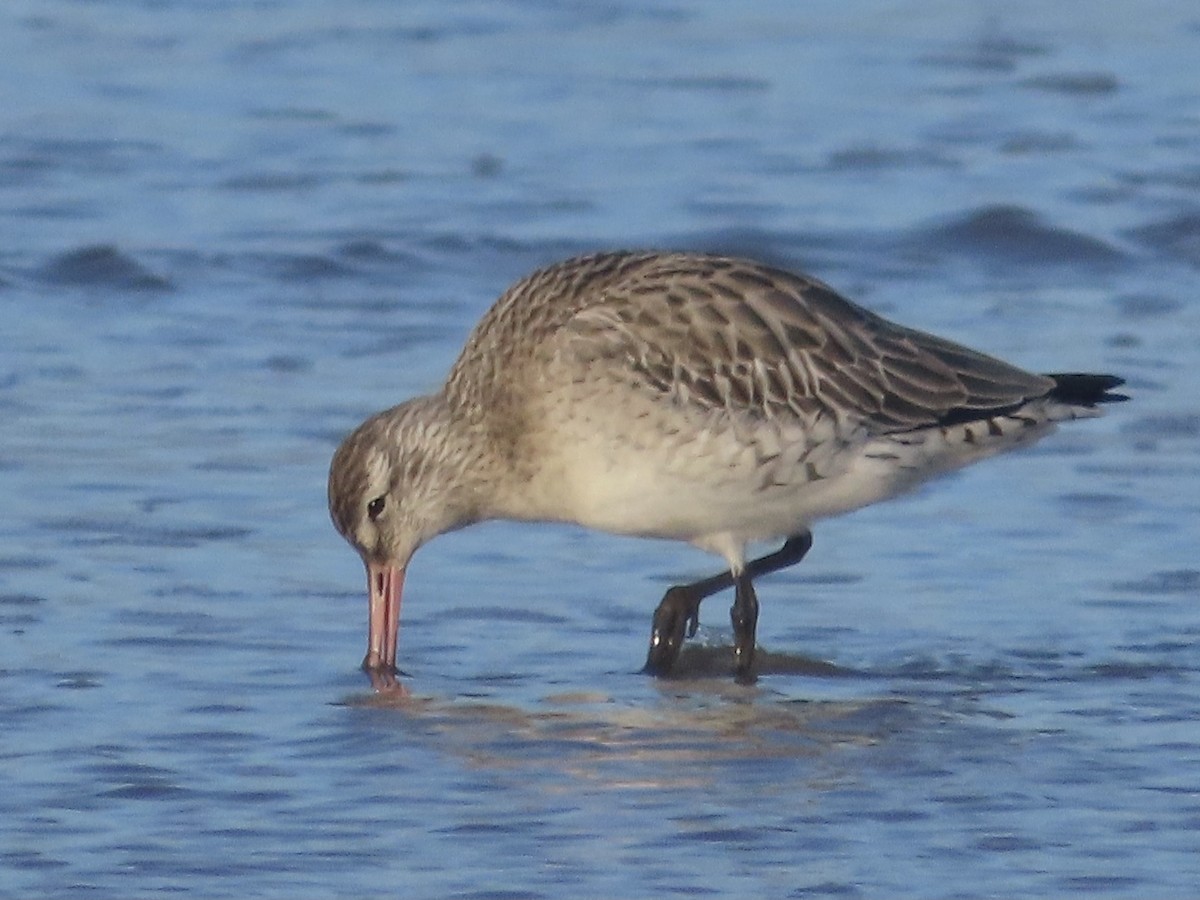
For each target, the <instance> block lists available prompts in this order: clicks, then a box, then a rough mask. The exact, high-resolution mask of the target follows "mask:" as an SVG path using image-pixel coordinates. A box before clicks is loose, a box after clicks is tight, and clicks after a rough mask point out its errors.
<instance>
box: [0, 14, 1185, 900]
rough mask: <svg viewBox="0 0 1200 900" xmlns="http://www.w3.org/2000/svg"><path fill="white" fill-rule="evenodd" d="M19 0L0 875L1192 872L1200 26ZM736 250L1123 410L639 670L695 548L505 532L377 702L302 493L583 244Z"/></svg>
mask: <svg viewBox="0 0 1200 900" xmlns="http://www.w3.org/2000/svg"><path fill="white" fill-rule="evenodd" d="M844 7H845V5H844V4H837V3H827V2H818V3H808V4H804V5H803V9H802V10H801V8H800V7H798V6H796V5H795V4H789V3H766V4H758V5H757V6H755V8H754V10H753V11H751V12H747V11H746V10H742V9H741V8H740V7H733V6H730V5H728V4H719V3H715V2H714V3H709V2H703V3H688V4H679V5H675V6H671V5H665V6H664V5H662V4H639V3H619V2H617V3H602V4H591V5H588V6H586V7H580V8H578V9H576V8H575V7H572V6H570V5H567V6H562V5H555V4H548V3H540V2H520V3H512V4H507V5H495V4H489V3H471V2H467V3H456V4H439V3H419V2H416V3H406V4H403V5H400V4H385V3H375V2H370V0H354V2H347V3H338V4H333V3H326V2H317V0H298V2H290V3H282V2H280V3H223V2H219V0H214V2H205V3H171V2H166V3H153V4H149V3H136V2H127V0H103V2H96V3H90V4H80V3H74V2H67V0H38V2H32V0H30V2H22V0H16V2H11V3H8V4H6V5H5V7H4V11H3V12H2V13H0V60H3V62H0V69H2V70H3V75H4V77H2V78H0V110H2V111H3V112H0V211H2V219H0V221H2V222H3V223H4V228H5V240H4V242H3V248H2V249H0V303H3V305H4V308H5V316H4V321H5V326H4V334H5V339H4V341H3V343H2V345H0V347H2V352H0V414H2V418H3V422H4V427H3V428H0V490H2V491H3V497H4V500H5V503H4V506H5V515H4V517H3V518H2V519H0V721H3V723H4V727H3V729H0V756H2V758H3V760H4V765H3V768H2V769H0V823H2V824H0V895H3V896H11V897H33V896H46V897H64V898H65V897H107V896H117V895H119V896H123V897H131V898H135V897H150V896H155V897H157V896H161V895H164V894H173V895H187V896H198V897H206V898H215V897H237V898H244V897H255V896H264V897H265V896H289V897H295V896H305V897H322V896H328V897H332V896H346V897H361V896H365V895H369V894H392V895H400V896H412V897H471V898H505V900H517V898H544V897H545V898H549V897H606V898H607V897H636V896H649V895H654V896H670V895H712V896H762V897H822V896H834V897H920V898H932V897H983V896H987V897H1013V898H1016V897H1030V896H1063V895H1070V894H1078V895H1087V896H1113V897H1139V898H1140V897H1150V896H1153V897H1193V896H1194V895H1195V889H1196V885H1197V884H1198V883H1200V863H1198V862H1197V860H1198V859H1200V730H1198V727H1197V725H1196V722H1197V720H1198V718H1200V677H1198V676H1200V650H1198V649H1197V639H1198V637H1200V614H1198V612H1197V610H1198V609H1200V566H1198V564H1197V561H1196V547H1197V546H1198V545H1200V528H1198V526H1197V522H1198V521H1200V515H1198V514H1200V489H1198V488H1197V485H1198V484H1200V403H1198V401H1197V397H1198V396H1200V391H1198V387H1200V384H1198V381H1197V375H1196V373H1197V372H1198V371H1200V312H1198V309H1200V307H1197V303H1196V293H1197V292H1196V284H1197V269H1198V267H1200V250H1198V249H1197V248H1198V247H1200V194H1198V189H1200V169H1198V168H1197V165H1196V159H1197V158H1200V91H1198V90H1197V83H1196V79H1195V75H1194V72H1195V64H1194V60H1195V59H1196V58H1197V55H1198V54H1200V16H1198V15H1197V13H1196V12H1195V10H1194V9H1193V8H1192V5H1191V4H1187V3H1182V2H1155V3H1152V4H1149V5H1139V6H1137V7H1130V8H1129V9H1118V8H1116V7H1113V8H1111V9H1109V8H1105V9H1103V10H1102V11H1096V10H1090V9H1089V11H1087V12H1086V13H1085V12H1082V11H1081V8H1079V7H1077V6H1075V5H1073V4H1065V5H1060V6H1053V7H1051V8H1047V7H1046V6H1045V5H1044V4H1034V3H1024V2H1021V3H1016V4H1010V5H1008V6H1006V7H1005V8H1003V9H999V8H995V7H994V6H991V5H983V4H975V3H966V4H963V3H955V4H950V3H942V4H931V5H918V6H906V5H903V4H901V5H896V4H886V3H877V4H872V5H869V7H870V8H869V9H867V10H866V11H865V12H864V7H863V6H862V5H859V6H857V7H855V8H854V9H852V10H848V9H845V8H844ZM614 246H669V247H684V248H697V249H720V250H729V251H736V252H743V253H749V254H753V255H755V256H758V257H761V258H765V259H768V260H770V261H773V262H777V263H782V264H786V265H788V266H792V267H795V268H799V269H804V270H807V271H810V272H812V273H813V274H815V275H818V276H820V277H822V278H824V279H826V280H827V281H829V282H831V283H832V284H834V285H836V286H837V287H838V288H840V289H841V290H843V291H844V292H846V293H847V294H849V295H851V296H853V297H855V298H857V299H860V300H861V301H862V302H864V303H866V304H868V305H870V306H871V307H873V308H875V309H877V310H879V311H881V312H884V313H885V314H887V315H890V316H893V317H896V318H898V319H901V320H902V321H904V322H906V323H908V324H912V325H915V326H918V327H924V328H928V329H932V330H935V331H937V332H939V333H941V334H945V335H947V336H949V337H952V338H957V339H960V340H963V341H966V342H968V343H970V344H972V345H974V346H978V347H980V348H981V349H986V350H989V351H991V352H994V353H996V354H999V355H1002V356H1005V357H1007V358H1011V359H1012V360H1014V361H1015V362H1018V363H1021V364H1024V365H1026V366H1028V367H1030V368H1033V369H1041V370H1047V371H1055V370H1058V371H1076V370H1085V371H1086V370H1098V371H1113V372H1117V373H1119V374H1122V375H1124V376H1125V377H1126V378H1127V379H1128V380H1129V390H1130V393H1131V394H1132V395H1133V396H1134V402H1132V403H1129V404H1125V405H1123V406H1121V407H1119V408H1116V409H1114V410H1113V414H1112V415H1110V416H1108V417H1106V418H1104V419H1101V420H1097V421H1091V422H1086V423H1079V424H1078V425H1076V426H1074V427H1072V428H1070V429H1064V431H1063V432H1062V433H1060V434H1059V435H1057V436H1055V437H1054V438H1052V439H1050V440H1048V441H1046V442H1044V443H1043V444H1041V445H1039V446H1038V447H1037V448H1035V449H1033V450H1031V451H1029V452H1025V453H1023V454H1020V455H1014V456H1010V457H1006V458H1002V459H998V460H994V461H990V462H988V463H987V464H986V465H983V466H980V467H977V468H976V469H973V470H970V471H967V472H964V473H962V474H960V475H958V476H955V477H954V478H951V479H948V480H946V481H943V482H941V483H939V484H937V485H934V486H932V487H930V488H929V489H928V490H925V491H923V492H921V493H919V494H917V495H915V496H913V497H911V498H907V499H905V500H902V501H897V502H895V503H891V504H887V505H884V506H880V507H877V508H873V509H869V510H864V511H862V512H860V513H856V514H854V515H852V516H849V517H846V518H844V519H840V520H836V521H832V522H828V523H824V524H823V525H822V526H821V527H820V528H819V529H818V530H817V533H816V544H815V546H814V549H813V551H812V553H811V554H810V555H809V557H808V559H806V560H805V562H804V564H803V565H802V566H800V567H798V568H797V569H795V570H794V571H791V572H787V573H781V574H780V575H779V576H776V577H773V578H771V579H767V580H764V582H763V584H762V586H761V587H760V597H761V599H762V603H763V613H762V619H761V622H760V628H759V635H760V639H761V640H762V642H763V650H764V653H765V654H766V655H767V656H766V670H767V672H766V674H765V675H764V677H763V678H762V679H761V680H760V681H759V683H758V685H756V686H755V687H739V686H736V685H734V684H732V683H731V681H730V680H729V679H728V678H727V677H725V674H724V669H725V666H726V662H725V660H726V659H727V657H726V652H727V648H728V644H729V641H730V634H729V627H728V617H727V614H726V608H725V607H726V605H727V601H726V600H725V599H714V600H712V601H709V603H710V604H711V605H706V608H705V610H704V613H703V616H702V620H703V627H702V630H701V634H700V635H699V640H698V641H697V644H696V646H695V647H694V648H693V649H691V650H690V651H689V653H688V656H687V657H686V658H685V671H684V673H683V677H681V678H680V679H678V680H673V681H665V682H655V681H651V680H649V679H646V678H644V677H642V676H640V675H638V674H637V671H636V670H637V669H638V668H639V666H640V665H641V663H642V660H643V655H644V650H645V641H646V638H647V633H648V628H649V617H650V613H651V611H652V610H653V608H654V605H655V603H656V602H657V600H658V598H659V597H660V596H661V594H662V592H663V591H664V590H665V589H666V587H667V586H668V585H670V584H672V583H674V582H675V581H677V580H679V579H682V578H689V577H694V576H698V575H703V574H707V573H708V572H709V571H710V570H711V568H712V566H713V565H714V563H713V561H712V560H711V559H708V558H705V557H704V556H703V555H702V554H700V553H698V552H695V551H692V550H689V549H687V548H681V547H675V546H672V545H668V544H662V543H656V542H638V541H633V540H628V539H620V538H613V537H606V536H603V535H595V534H590V533H585V532H583V531H581V530H578V529H572V528H564V527H537V526H528V525H525V526H520V525H508V524H490V525H486V526H481V527H478V528H475V529H471V530H468V531H464V532H461V533H458V534H455V535H450V536H446V537H444V538H442V539H439V540H438V541H436V542H434V543H433V544H431V545H430V546H428V547H426V548H424V549H423V550H422V551H421V553H420V554H419V556H418V557H417V559H416V561H415V562H414V564H413V565H412V567H411V569H410V573H409V577H408V583H407V590H406V595H405V607H404V619H403V628H402V633H401V655H402V658H403V666H404V669H405V671H406V672H407V673H408V677H407V678H406V679H405V683H406V684H407V685H408V687H409V690H410V695H409V696H408V697H407V698H404V699H398V698H396V697H390V696H388V697H380V696H377V695H374V694H372V692H371V690H370V686H369V683H368V682H367V680H366V679H365V677H364V676H363V674H362V673H361V672H359V671H358V669H357V664H358V661H359V660H360V659H361V656H362V652H363V644H364V641H365V600H364V597H363V585H362V580H363V579H362V572H361V567H360V564H359V563H358V561H357V560H356V559H355V558H354V556H353V554H352V553H351V551H350V550H349V549H348V548H347V547H345V546H344V544H343V543H342V542H341V541H340V539H339V538H338V537H337V535H336V534H335V533H334V532H333V530H332V528H331V527H330V525H329V523H328V520H327V517H326V513H325V508H324V504H325V501H324V490H325V473H326V467H327V464H328V460H329V456H330V454H331V453H332V451H333V449H334V447H335V446H336V444H337V441H338V440H339V439H340V437H341V436H342V435H343V434H344V433H345V432H346V431H348V430H349V429H350V428H351V427H353V426H354V425H355V424H356V423H357V422H358V421H359V420H361V419H362V418H363V417H364V416H366V415H368V414H369V413H371V412H373V411H375V410H377V409H380V408H382V407H384V406H388V405H391V404H393V403H395V402H398V401H399V400H401V399H403V398H404V397H407V396H410V395H412V394H414V393H417V392H420V391H423V390H428V389H431V388H432V387H434V386H435V385H436V384H437V383H438V381H439V379H440V378H441V376H442V375H443V373H444V372H445V370H446V368H447V367H448V366H449V364H450V362H451V361H452V360H453V357H454V354H455V353H456V351H457V348H458V347H459V346H460V344H461V342H462V340H463V339H464V337H465V335H466V333H467V331H468V329H469V328H470V326H471V324H472V323H473V322H474V321H475V320H476V319H477V318H478V316H479V315H480V314H481V313H482V312H483V310H485V309H486V308H487V306H488V305H489V304H490V303H491V301H492V300H493V299H494V298H495V297H496V296H497V295H498V294H499V293H500V291H501V290H503V288H504V287H505V286H506V285H507V284H508V283H509V282H510V281H511V280H513V279H514V278H516V277H518V276H519V275H521V274H523V273H524V272H526V271H528V270H529V269H531V268H533V267H534V266H536V265H539V264H542V263H545V262H549V261H551V260H554V259H557V258H559V257H562V256H564V255H566V254H569V253H572V252H576V251H580V250H585V249H597V248H603V247H614Z"/></svg>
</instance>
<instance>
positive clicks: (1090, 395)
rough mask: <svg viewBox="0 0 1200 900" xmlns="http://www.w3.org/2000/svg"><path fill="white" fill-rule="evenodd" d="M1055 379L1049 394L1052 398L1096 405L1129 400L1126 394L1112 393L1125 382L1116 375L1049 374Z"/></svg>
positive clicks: (1080, 404)
mask: <svg viewBox="0 0 1200 900" xmlns="http://www.w3.org/2000/svg"><path fill="white" fill-rule="evenodd" d="M1047 377H1048V378H1053V379H1054V387H1053V389H1052V390H1051V391H1050V393H1049V394H1048V395H1047V396H1048V397H1050V399H1052V400H1058V401H1060V402H1061V403H1070V404H1071V405H1072V406H1095V405H1096V404H1097V403H1120V402H1121V401H1122V400H1128V399H1129V397H1128V396H1127V395H1125V394H1113V393H1110V391H1111V390H1112V388H1115V387H1120V386H1121V385H1123V384H1124V383H1125V379H1124V378H1118V377H1117V376H1116V375H1086V374H1081V373H1066V374H1058V375H1048V376H1047Z"/></svg>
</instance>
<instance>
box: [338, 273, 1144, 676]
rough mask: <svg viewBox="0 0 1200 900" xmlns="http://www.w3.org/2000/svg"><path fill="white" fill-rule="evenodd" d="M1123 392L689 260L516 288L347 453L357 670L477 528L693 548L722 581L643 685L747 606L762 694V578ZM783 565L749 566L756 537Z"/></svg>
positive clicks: (391, 648) (671, 626)
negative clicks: (435, 558) (434, 382)
mask: <svg viewBox="0 0 1200 900" xmlns="http://www.w3.org/2000/svg"><path fill="white" fill-rule="evenodd" d="M1121 383H1122V381H1121V379H1120V378H1116V377H1114V376H1111V375H1080V374H1071V375H1036V374H1033V373H1030V372H1026V371H1024V370H1022V369H1018V368H1016V367H1015V366H1011V365H1009V364H1008V363H1005V362H1002V361H1000V360H998V359H995V358H993V357H991V356H987V355H985V354H982V353H978V352H976V351H974V350H970V349H968V348H966V347H963V346H960V345H958V344H955V343H951V342H950V341H946V340H943V339H941V338H938V337H934V336H933V335H929V334H925V333H923V332H920V331H915V330H913V329H910V328H905V327H903V326H901V325H897V324H894V323H892V322H889V321H887V320H886V319H883V318H881V317H879V316H877V315H875V314H874V313H871V312H869V311H867V310H865V309H863V308H862V307H860V306H857V305H855V304H854V303H851V302H850V301H848V300H846V299H844V298H842V297H841V296H839V295H838V294H837V293H835V292H834V291H833V290H832V289H830V288H829V287H827V286H826V285H824V284H822V283H820V282H819V281H816V280H814V279H812V278H807V277H805V276H802V275H796V274H792V273H789V272H785V271H782V270H780V269H776V268H771V267H768V266H765V265H761V264H759V263H755V262H751V261H748V260H743V259H733V258H728V257H722V256H711V255H704V254H695V253H650V252H646V253H600V254H595V255H591V256H581V257H577V258H575V259H569V260H566V261H565V262H561V263H558V264H556V265H551V266H548V267H547V268H544V269H541V270H539V271H537V272H534V273H533V274H531V275H529V276H528V277H526V278H523V279H522V280H520V281H518V282H517V283H516V284H514V285H513V286H512V287H511V288H509V289H508V291H507V292H505V294H504V295H503V296H502V297H501V298H500V299H499V300H498V301H497V302H496V304H495V305H494V306H493V307H492V308H491V310H490V311H489V312H488V313H487V314H486V315H485V316H484V317H483V319H482V320H481V321H480V322H479V324H478V325H477V326H476V327H475V330H474V331H473V332H472V333H471V335H470V337H469V338H468V340H467V343H466V346H465V347H464V348H463V351H462V354H461V355H460V356H459V358H458V361H457V362H455V364H454V366H453V368H452V369H451V370H450V375H449V377H448V378H447V380H446V383H445V384H444V385H443V386H442V388H441V389H440V390H438V391H437V392H436V393H433V394H430V395H428V396H424V397H417V398H415V399H412V400H409V401H407V402H405V403H402V404H400V405H399V406H396V407H393V408H391V409H388V410H385V411H384V412H381V413H379V414H377V415H375V416H372V417H371V418H369V419H367V421H366V422H364V423H363V424H362V425H360V426H359V427H358V428H357V429H356V430H355V431H354V432H353V433H352V434H350V436H349V437H347V438H346V439H345V441H344V442H343V443H342V445H341V446H340V447H339V448H338V450H337V452H336V453H335V454H334V457H333V462H332V465H331V467H330V472H329V510H330V514H331V516H332V518H333V522H334V524H335V525H336V526H337V529H338V531H339V532H341V534H342V536H343V537H345V538H346V540H347V541H349V542H350V543H351V544H352V545H353V546H354V548H355V549H356V550H357V551H358V553H359V555H360V556H361V557H362V559H363V561H364V562H365V564H366V568H367V586H368V594H369V598H370V612H369V629H368V632H369V633H368V644H367V655H366V658H365V659H364V660H363V667H364V668H365V669H367V670H368V671H369V672H371V673H373V675H375V676H376V677H378V678H381V679H382V680H384V681H386V680H387V679H388V678H389V677H390V676H392V675H393V674H394V673H395V672H396V641H397V629H398V626H399V615H400V596H401V590H402V587H403V583H404V572H405V568H406V567H407V566H408V563H409V560H410V559H411V558H412V555H413V553H414V552H415V551H416V550H417V549H418V548H419V547H420V546H421V545H422V544H424V543H425V542H426V541H428V540H430V539H431V538H434V537H436V536H437V535H439V534H443V533H445V532H448V531H452V530H454V529H457V528H462V527H463V526H465V525H470V524H472V523H474V522H479V521H482V520H485V519H517V520H537V521H552V522H576V523H579V524H581V525H585V526H588V527H591V528H596V529H600V530H602V531H609V532H614V533H617V534H629V535H639V536H644V537H656V538H670V539H674V540H679V541H687V542H688V543H691V544H694V545H695V546H697V547H700V548H703V549H705V550H708V551H711V552H713V553H716V554H717V555H718V556H721V557H722V558H723V559H724V560H725V563H726V564H727V566H728V569H727V570H726V571H724V572H722V573H720V574H717V575H714V576H713V577H711V578H707V579H704V580H701V581H698V582H695V583H694V584H686V585H678V586H675V587H672V588H671V589H670V590H668V591H667V593H666V596H664V597H663V599H662V601H661V603H660V604H659V606H658V609H657V611H656V612H655V614H654V618H653V624H652V629H651V636H650V649H649V653H648V655H647V660H646V670H647V671H648V672H651V673H654V674H665V673H667V672H669V671H670V670H671V667H672V665H673V664H674V663H675V660H676V658H677V657H678V655H679V651H680V647H681V645H682V643H683V641H684V638H685V636H687V635H690V634H694V632H695V628H696V624H697V622H698V611H699V606H700V602H701V601H702V600H703V599H704V598H705V597H707V596H709V595H711V594H713V593H716V592H717V591H719V590H722V589H724V588H727V587H733V588H734V603H733V608H732V611H731V618H732V621H733V633H734V649H733V656H734V670H735V673H736V675H737V677H738V678H739V679H740V680H748V679H752V678H753V677H754V650H755V631H756V624H757V619H758V600H757V598H756V597H755V592H754V585H753V579H754V578H755V577H756V576H758V575H764V574H766V573H768V572H772V571H775V570H777V569H780V568H783V567H784V566H789V565H792V564H794V563H796V562H799V561H800V559H801V558H802V557H803V556H804V554H805V553H806V552H807V550H808V548H809V546H810V545H811V544H812V535H811V531H810V528H811V526H812V524H813V523H814V522H815V521H816V520H818V519H821V518H823V517H826V516H832V515H836V514H838V513H843V512H847V511H849V510H852V509H857V508H859V507H861V506H865V505H867V504H869V503H875V502H877V501H879V500H885V499H887V498H889V497H892V496H895V495H896V494H899V493H902V492H904V491H907V490H909V489H911V488H913V487H914V486H916V485H918V484H920V483H921V482H924V481H926V480H927V479H929V478H932V477H934V476H936V475H938V474H940V473H943V472H946V471H948V470H951V469H955V468H958V467H960V466H964V465H967V464H968V463H972V462H975V461H976V460H980V459H983V458H984V457H987V456H991V455H992V454H994V453H1000V452H1002V451H1005V450H1011V449H1014V448H1016V447H1022V446H1025V445H1027V444H1029V443H1031V442H1033V441H1034V440H1036V439H1038V438H1041V437H1043V436H1044V435H1046V434H1048V433H1049V432H1050V431H1051V430H1053V428H1054V425H1055V423H1056V422H1059V421H1063V420H1068V419H1077V418H1081V417H1085V416H1094V415H1098V414H1099V412H1100V411H1099V410H1098V409H1097V406H1098V404H1102V403H1107V402H1111V401H1116V400H1123V399H1125V397H1123V396H1122V395H1120V394H1114V393H1110V390H1111V389H1112V388H1114V387H1116V386H1118V385H1120V384H1121ZM761 540H782V541H783V545H782V548H781V549H779V550H777V551H775V552H774V553H770V554H768V555H766V556H763V557H761V558H759V559H754V560H750V561H749V562H747V561H746V546H747V544H748V543H749V542H752V541H761Z"/></svg>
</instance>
